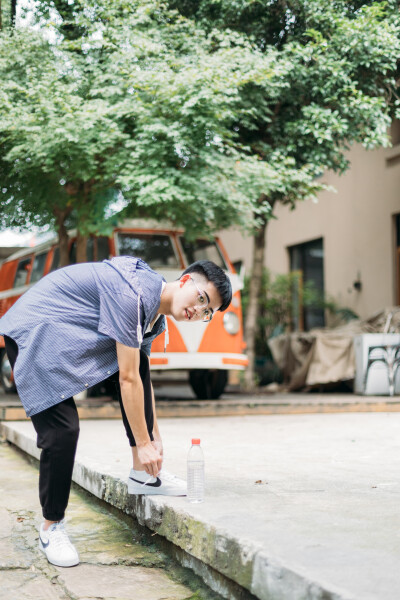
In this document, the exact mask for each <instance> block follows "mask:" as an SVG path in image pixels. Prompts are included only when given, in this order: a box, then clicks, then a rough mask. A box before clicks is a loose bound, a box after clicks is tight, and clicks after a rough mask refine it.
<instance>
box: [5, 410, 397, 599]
mask: <svg viewBox="0 0 400 600" xmlns="http://www.w3.org/2000/svg"><path fill="white" fill-rule="evenodd" d="M399 427H400V415H399V414H398V413H391V414H389V413H387V414H382V413H381V414H371V413H369V414H367V413H365V414H355V413H348V414H341V415H337V414H336V415H335V414H331V415H323V414H320V415H301V416H298V415H292V416H271V417H263V416H260V417H240V418H237V417H226V418H224V419H217V418H206V419H203V418H202V419H186V420H182V419H180V420H176V419H175V420H173V419H171V420H168V419H166V420H164V421H163V422H162V432H163V434H164V446H165V455H166V457H169V458H166V465H165V468H166V469H168V470H171V471H174V472H176V474H177V475H178V476H181V477H182V476H184V469H185V463H186V443H187V440H188V438H189V437H191V436H189V433H190V434H192V435H196V437H200V438H201V439H202V444H203V440H204V448H205V453H206V467H207V468H206V473H207V496H206V501H205V502H204V504H201V505H191V504H189V503H188V502H187V500H186V499H184V498H164V497H157V496H153V497H150V496H143V497H140V496H137V497H136V496H130V495H128V494H127V486H126V483H125V481H124V479H125V477H126V476H127V475H128V469H129V464H130V450H129V448H127V444H126V439H125V433H124V431H123V428H122V425H121V424H120V423H118V422H117V421H115V420H113V421H92V422H90V421H85V422H82V423H81V438H80V442H79V447H78V453H77V460H76V466H75V469H74V474H73V478H74V481H75V482H76V483H77V484H79V485H80V486H82V487H83V488H84V489H86V490H88V491H89V492H91V493H92V494H94V495H95V496H97V497H98V498H100V499H102V500H104V501H106V502H108V503H109V504H110V505H112V506H115V507H116V508H118V509H119V510H121V511H123V512H125V513H127V514H129V515H133V516H135V517H136V518H137V519H138V521H139V523H141V524H142V525H146V526H147V527H149V528H150V529H151V530H153V531H154V532H156V533H157V534H159V535H160V536H162V538H164V539H165V540H168V541H169V542H170V543H171V544H172V545H173V548H176V552H177V553H180V558H181V562H182V563H183V564H185V566H190V567H191V568H193V569H194V570H195V572H196V573H198V574H200V575H201V576H202V577H203V578H204V579H205V581H206V582H207V583H208V585H210V587H212V588H213V589H214V590H215V591H217V592H218V593H220V594H221V595H223V596H224V597H225V598H229V600H249V599H250V598H258V599H259V600H376V599H377V598H379V600H393V599H394V598H397V597H398V590H399V589H400V572H399V569H398V568H397V566H398V564H399V561H400V537H399V536H398V534H397V532H398V531H400V514H399V511H398V495H399V493H400V482H399V479H398V472H399V471H400V454H399V452H398V449H399V442H398V430H399ZM0 431H1V433H2V435H3V436H4V437H6V439H8V440H9V441H10V442H12V443H14V444H15V445H17V446H18V447H20V448H21V449H22V450H23V451H25V452H27V453H28V454H31V455H32V456H34V457H36V458H37V457H38V456H39V450H38V449H37V448H36V443H35V434H34V431H33V428H32V426H31V424H30V423H26V422H17V423H2V424H1V425H0ZM182 448H183V452H182ZM389 458H390V460H389ZM168 460H169V461H170V463H168V462H167V461H168ZM171 467H172V468H171Z"/></svg>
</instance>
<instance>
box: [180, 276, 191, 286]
mask: <svg viewBox="0 0 400 600" xmlns="http://www.w3.org/2000/svg"><path fill="white" fill-rule="evenodd" d="M189 279H190V275H189V274H188V273H187V274H186V275H182V277H181V278H180V280H179V281H180V282H181V285H180V286H179V287H182V286H183V285H184V284H185V283H186V282H187V281H188V280H189Z"/></svg>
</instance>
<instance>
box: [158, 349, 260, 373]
mask: <svg viewBox="0 0 400 600" xmlns="http://www.w3.org/2000/svg"><path fill="white" fill-rule="evenodd" d="M248 363H249V361H248V358H247V356H246V355H245V354H227V353H225V352H221V353H218V352H193V353H191V352H166V353H165V354H164V352H154V353H152V354H151V356H150V367H151V369H155V370H169V369H225V370H227V371H231V370H232V371H243V370H244V369H245V368H246V367H247V365H248Z"/></svg>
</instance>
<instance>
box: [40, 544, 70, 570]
mask: <svg viewBox="0 0 400 600" xmlns="http://www.w3.org/2000/svg"><path fill="white" fill-rule="evenodd" d="M39 549H40V550H41V551H42V552H43V554H44V555H45V556H46V558H47V560H48V562H49V563H50V564H51V565H54V566H55V567H65V568H68V567H76V566H77V565H79V559H78V562H69V563H67V564H66V563H65V562H64V563H62V562H61V561H59V562H55V561H53V560H50V559H49V557H48V556H47V552H46V549H45V548H43V546H42V543H41V541H40V540H39Z"/></svg>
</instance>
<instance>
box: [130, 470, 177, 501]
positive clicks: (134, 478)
mask: <svg viewBox="0 0 400 600" xmlns="http://www.w3.org/2000/svg"><path fill="white" fill-rule="evenodd" d="M128 494H147V495H156V494H158V495H161V496H186V481H184V480H183V479H179V477H176V476H175V475H173V474H172V473H168V471H164V470H162V471H160V473H159V474H158V477H151V475H148V473H146V472H145V471H134V469H131V472H130V473H129V479H128Z"/></svg>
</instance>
